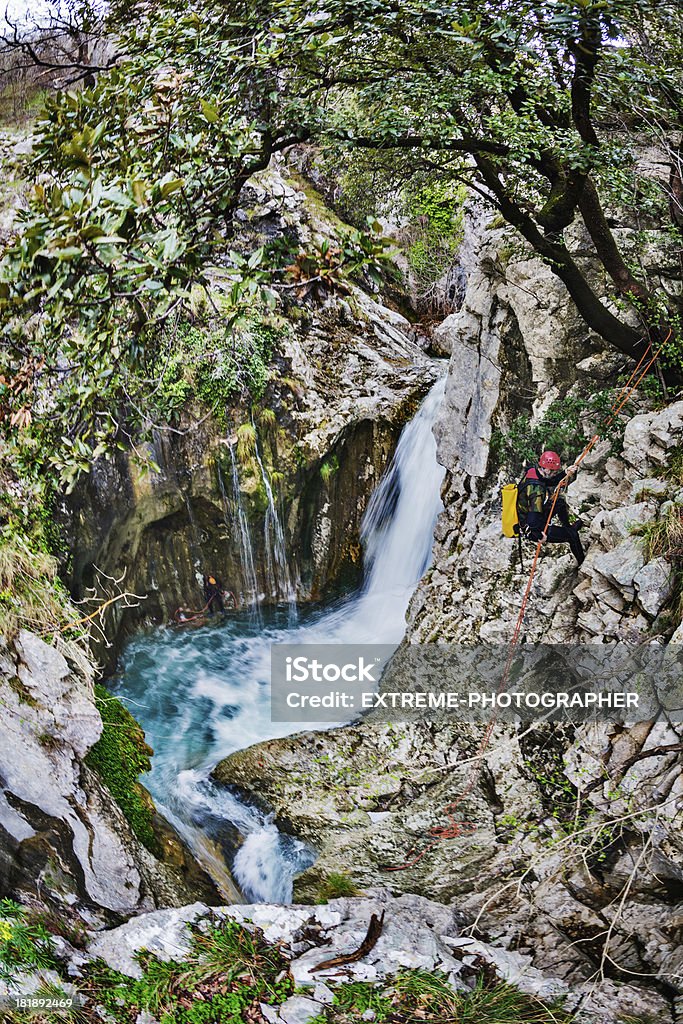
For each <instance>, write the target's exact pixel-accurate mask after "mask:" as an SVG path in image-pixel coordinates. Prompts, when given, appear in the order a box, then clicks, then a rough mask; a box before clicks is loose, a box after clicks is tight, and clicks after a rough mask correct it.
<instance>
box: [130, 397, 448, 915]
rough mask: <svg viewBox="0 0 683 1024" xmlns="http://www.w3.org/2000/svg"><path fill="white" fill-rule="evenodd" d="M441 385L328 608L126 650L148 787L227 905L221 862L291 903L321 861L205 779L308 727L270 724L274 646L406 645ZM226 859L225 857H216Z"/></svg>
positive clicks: (400, 454) (221, 625) (401, 451)
mask: <svg viewBox="0 0 683 1024" xmlns="http://www.w3.org/2000/svg"><path fill="white" fill-rule="evenodd" d="M443 391H444V381H443V380H441V381H439V382H438V383H437V384H435V385H434V387H433V388H432V390H431V391H430V393H429V395H428V396H427V398H426V399H425V401H424V402H423V404H422V406H421V408H420V410H419V411H418V413H417V415H416V416H415V418H414V419H413V420H412V421H411V422H410V423H409V424H408V425H407V426H406V427H405V429H404V430H403V433H402V434H401V437H400V439H399V443H398V446H397V449H396V453H395V456H394V459H393V461H392V463H391V466H390V467H389V469H388V470H387V472H386V473H385V474H384V476H383V478H382V480H381V482H380V484H379V485H378V487H377V490H376V491H375V493H374V495H373V497H372V499H371V501H370V504H369V507H368V510H367V512H366V515H365V518H364V521H363V528H362V539H363V544H364V550H365V577H364V582H363V585H362V587H361V588H360V590H359V591H358V593H357V594H355V595H352V596H351V597H350V598H348V599H346V600H345V601H342V602H337V603H336V604H334V605H333V606H331V607H328V608H327V609H325V610H323V611H320V610H315V611H312V610H310V609H309V610H306V609H303V610H302V614H301V618H300V620H299V622H298V623H294V622H293V621H292V617H291V613H290V609H288V608H280V609H273V610H270V611H268V610H267V609H264V610H263V620H264V621H263V623H261V622H260V621H258V620H257V619H255V617H254V615H253V614H251V615H250V614H249V612H248V611H245V612H243V613H236V614H233V615H230V616H229V617H228V618H226V619H225V620H221V621H220V622H215V623H212V624H210V625H207V626H203V627H201V628H199V629H192V628H188V627H185V628H184V629H160V630H156V631H155V632H154V633H151V634H145V635H140V636H138V637H136V638H135V639H133V640H132V641H131V642H130V643H129V644H128V646H127V648H126V650H125V652H124V655H123V657H122V661H121V667H120V672H119V674H118V676H117V678H116V679H115V680H114V681H113V684H112V688H113V689H114V691H115V692H116V693H117V694H118V695H119V696H121V697H123V698H125V699H126V700H128V701H130V702H131V705H130V706H131V710H132V711H133V713H134V714H135V716H136V717H137V718H138V720H139V721H140V722H141V724H142V725H143V727H144V729H145V732H146V734H147V741H148V742H149V744H150V745H151V746H152V747H153V749H154V757H153V760H152V771H151V772H150V773H149V775H148V776H147V777H146V778H145V779H144V782H145V784H146V785H147V786H148V788H149V790H150V792H151V793H152V795H153V797H154V799H155V801H156V802H157V804H158V806H159V807H160V809H161V810H162V811H163V813H165V814H166V816H167V817H168V818H169V820H170V821H172V822H173V824H174V825H175V827H176V828H178V830H179V831H180V832H181V833H182V834H183V836H184V837H185V839H186V840H187V842H188V843H189V845H190V846H191V847H192V849H193V850H194V852H195V854H196V856H197V857H198V859H199V860H200V861H201V862H202V863H203V864H204V866H205V867H206V869H207V870H208V871H209V873H210V874H211V875H212V877H213V878H214V880H215V881H216V883H217V884H218V885H219V887H220V888H222V890H223V892H224V895H225V896H226V897H227V898H231V897H233V896H234V893H231V892H230V891H228V890H229V883H228V882H226V877H225V873H224V872H223V871H222V870H221V867H220V864H218V862H219V861H220V858H221V851H222V855H223V856H225V858H226V860H227V862H228V863H229V865H230V867H231V870H232V873H233V876H234V878H235V879H236V881H237V883H238V884H239V886H240V889H241V890H242V893H243V894H244V896H245V898H246V899H248V900H262V901H267V902H288V901H290V900H291V897H292V881H293V878H294V876H295V874H296V873H297V872H299V871H301V870H303V868H304V867H306V866H308V865H309V864H311V863H312V861H313V859H314V857H313V854H312V852H311V851H310V850H308V849H307V848H306V847H305V846H304V844H303V843H300V842H299V841H298V840H296V839H293V838H292V837H291V836H285V835H283V834H282V833H280V832H279V831H278V830H277V828H276V827H275V824H274V823H273V821H272V818H271V817H270V816H269V815H268V814H267V813H265V812H264V811H263V810H262V809H260V808H259V807H257V806H255V805H253V804H251V803H250V802H248V801H246V800H245V799H243V797H242V796H241V795H240V794H238V793H236V792H233V791H232V790H230V789H226V788H224V787H218V786H215V785H214V784H213V783H212V782H211V779H210V778H209V774H210V771H211V768H212V767H213V766H214V765H215V764H216V762H217V761H219V760H220V759H221V758H223V757H226V756H227V755H228V754H230V753H233V752H234V751H236V750H240V749H243V748H245V747H248V746H250V745H251V744H253V743H257V742H259V741H261V740H264V739H269V738H273V737H276V736H283V735H286V734H287V733H289V732H292V731H295V730H297V729H299V728H300V726H297V725H294V724H287V723H273V722H271V720H270V700H269V678H270V648H271V644H273V643H383V644H398V643H400V641H401V639H402V636H403V632H404V629H405V613H406V610H407V608H408V603H409V601H410V597H411V595H412V593H413V591H414V589H415V586H416V584H417V582H418V580H419V579H420V576H421V575H422V574H423V572H424V571H425V569H426V568H427V566H428V565H429V560H430V554H431V547H432V538H433V532H434V524H435V522H436V518H437V516H438V514H439V511H440V509H441V499H440V488H441V482H442V480H443V469H442V468H441V467H440V466H439V465H438V463H437V461H436V444H435V441H434V437H433V434H432V427H433V424H434V420H435V418H436V414H437V412H438V408H439V405H440V403H441V399H442V397H443ZM217 851H218V852H217Z"/></svg>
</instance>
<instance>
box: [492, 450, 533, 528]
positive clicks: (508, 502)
mask: <svg viewBox="0 0 683 1024" xmlns="http://www.w3.org/2000/svg"><path fill="white" fill-rule="evenodd" d="M533 468H534V467H533V466H527V467H526V469H525V470H524V474H523V476H522V478H521V480H519V482H518V483H516V484H505V486H504V487H503V491H502V497H503V514H502V522H501V525H502V527H503V533H504V535H505V536H506V537H517V536H519V532H520V520H525V519H526V517H527V512H528V511H529V508H528V503H527V495H526V488H525V487H524V483H525V482H526V480H527V478H528V475H529V471H530V470H533ZM532 479H536V477H535V476H534V477H533V478H532Z"/></svg>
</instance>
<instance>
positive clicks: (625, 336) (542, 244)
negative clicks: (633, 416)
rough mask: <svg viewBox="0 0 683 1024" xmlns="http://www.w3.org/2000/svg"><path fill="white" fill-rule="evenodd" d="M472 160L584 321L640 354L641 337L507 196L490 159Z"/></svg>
mask: <svg viewBox="0 0 683 1024" xmlns="http://www.w3.org/2000/svg"><path fill="white" fill-rule="evenodd" d="M475 160H476V163H477V167H478V168H479V171H480V173H481V175H482V178H483V180H484V183H485V185H486V186H487V188H488V189H489V190H490V191H491V193H492V194H493V196H494V197H495V199H496V202H497V204H498V207H499V209H500V211H501V213H502V214H503V216H504V217H505V219H506V220H507V221H508V223H509V224H512V225H513V226H514V227H516V228H517V230H518V231H519V233H520V234H521V235H522V237H523V238H525V239H526V240H527V242H529V244H530V245H531V247H532V248H533V250H534V252H536V254H537V255H538V256H540V257H541V259H542V260H544V262H545V263H547V264H548V266H549V267H550V269H551V270H552V272H553V273H554V274H555V275H556V276H557V277H559V279H560V280H561V281H562V283H563V284H564V286H565V287H566V289H567V291H568V292H569V294H570V295H571V297H572V299H573V300H574V302H575V304H576V307H577V309H578V311H579V313H580V314H581V316H582V317H583V319H584V320H585V321H586V323H587V325H588V326H589V327H590V328H591V329H592V330H594V331H595V332H596V334H599V335H600V337H601V338H604V339H605V341H607V342H609V343H610V345H614V347H615V348H617V349H619V351H620V352H624V353H625V354H626V355H628V356H631V357H632V358H640V356H641V355H642V337H641V335H640V334H639V332H638V331H635V330H634V329H633V328H632V327H629V326H628V324H624V323H622V321H621V320H619V319H618V318H617V317H616V316H614V314H613V313H611V312H610V310H609V309H608V308H607V307H606V306H605V305H604V303H603V302H602V301H601V300H600V299H599V298H598V296H597V295H596V293H595V292H594V291H593V289H592V288H591V286H590V284H589V283H588V281H587V280H586V277H585V276H584V274H583V273H582V272H581V270H580V269H579V267H578V266H577V265H576V263H575V262H574V260H573V259H572V257H571V255H570V254H569V252H568V251H567V248H566V246H565V245H564V242H557V241H553V240H552V239H550V238H548V237H547V236H545V235H543V234H542V232H541V231H540V230H539V229H538V227H537V226H536V224H535V223H534V221H533V220H532V218H531V217H530V216H529V215H528V214H527V213H525V212H524V210H522V209H521V208H520V207H519V206H518V205H517V203H515V202H514V201H513V200H512V199H511V198H510V196H509V195H508V193H507V192H506V189H505V186H504V185H503V183H502V182H501V180H500V178H499V176H498V173H497V171H496V168H495V166H494V165H493V164H492V163H491V161H489V160H488V159H487V158H486V157H482V156H481V155H478V156H476V157H475Z"/></svg>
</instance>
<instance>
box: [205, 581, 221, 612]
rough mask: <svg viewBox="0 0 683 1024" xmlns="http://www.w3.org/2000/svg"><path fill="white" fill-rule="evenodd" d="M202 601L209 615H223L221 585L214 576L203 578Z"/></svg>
mask: <svg viewBox="0 0 683 1024" xmlns="http://www.w3.org/2000/svg"><path fill="white" fill-rule="evenodd" d="M204 599H205V601H206V607H207V610H208V612H209V615H213V613H214V612H219V613H220V614H221V615H225V605H224V604H223V584H222V583H221V581H220V580H219V579H217V578H216V577H215V576H205V577H204Z"/></svg>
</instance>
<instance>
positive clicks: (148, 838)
mask: <svg viewBox="0 0 683 1024" xmlns="http://www.w3.org/2000/svg"><path fill="white" fill-rule="evenodd" d="M95 701H96V704H97V707H98V710H99V712H100V715H101V717H102V725H103V730H102V735H101V736H100V738H99V740H98V741H97V743H96V744H95V746H94V747H92V748H91V750H90V751H89V752H88V754H87V756H86V759H85V761H86V764H87V765H89V766H90V767H91V768H93V769H94V770H95V771H96V772H97V774H98V775H99V776H100V778H101V779H102V781H103V783H104V784H105V786H106V787H107V789H108V790H109V792H110V793H111V795H112V796H113V797H114V799H115V800H116V802H117V804H118V805H119V807H120V808H121V810H122V811H123V813H124V815H125V816H126V820H127V821H128V823H129V825H130V827H131V828H132V830H133V832H134V833H135V835H136V836H137V837H138V839H139V840H140V841H141V842H142V843H143V844H144V845H145V846H146V847H147V849H148V850H149V851H150V852H151V853H154V854H158V853H159V841H158V839H157V837H156V833H155V831H154V826H153V817H154V805H153V803H152V801H151V799H150V798H149V797H148V796H147V794H146V792H145V791H144V790H143V788H142V786H141V785H140V783H139V782H138V776H139V775H141V774H142V773H143V772H148V771H149V770H150V768H151V767H152V765H151V761H150V756H151V754H152V750H151V749H150V747H148V746H147V744H146V743H145V734H144V733H143V731H142V728H141V726H140V725H139V724H138V723H137V722H136V720H135V719H134V718H133V716H132V715H131V713H130V712H129V711H128V709H127V708H125V707H124V705H123V704H122V703H121V702H120V701H118V700H117V699H116V698H115V697H112V695H111V694H110V693H109V691H108V690H107V689H106V688H105V687H104V686H102V685H101V684H99V683H97V684H95Z"/></svg>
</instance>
